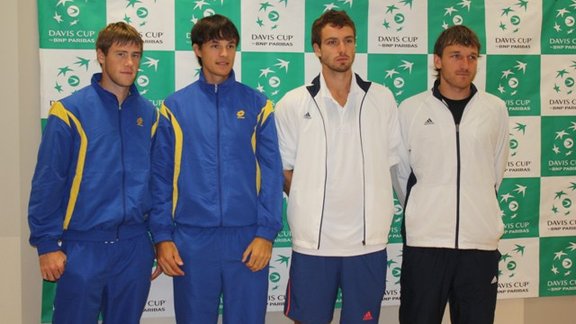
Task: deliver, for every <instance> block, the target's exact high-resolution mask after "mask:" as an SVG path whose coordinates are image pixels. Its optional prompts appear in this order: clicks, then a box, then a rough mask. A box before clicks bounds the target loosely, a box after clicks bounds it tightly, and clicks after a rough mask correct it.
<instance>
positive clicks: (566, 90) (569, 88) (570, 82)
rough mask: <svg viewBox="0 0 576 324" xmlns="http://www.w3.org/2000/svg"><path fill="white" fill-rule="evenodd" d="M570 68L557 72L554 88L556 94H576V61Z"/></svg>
mask: <svg viewBox="0 0 576 324" xmlns="http://www.w3.org/2000/svg"><path fill="white" fill-rule="evenodd" d="M570 68H571V69H570ZM570 68H563V69H561V70H558V71H556V79H555V81H554V88H553V89H554V91H555V92H556V93H558V94H566V95H569V94H572V92H574V83H575V82H574V81H575V80H574V78H575V77H576V72H575V73H573V72H574V71H576V61H572V65H570ZM570 70H572V71H570Z"/></svg>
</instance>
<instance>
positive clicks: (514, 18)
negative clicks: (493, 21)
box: [498, 0, 528, 33]
mask: <svg viewBox="0 0 576 324" xmlns="http://www.w3.org/2000/svg"><path fill="white" fill-rule="evenodd" d="M527 10H528V1H526V0H519V1H518V2H516V3H515V4H513V5H511V6H504V7H503V8H501V9H500V19H499V25H498V28H499V29H500V30H502V31H504V32H512V33H517V32H518V31H519V30H520V25H521V24H522V15H523V14H525V13H526V11H527Z"/></svg>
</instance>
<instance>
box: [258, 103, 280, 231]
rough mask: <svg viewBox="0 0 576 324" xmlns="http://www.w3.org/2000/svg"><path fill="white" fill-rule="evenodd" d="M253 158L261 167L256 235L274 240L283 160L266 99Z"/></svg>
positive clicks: (271, 112) (278, 224) (270, 104)
mask: <svg viewBox="0 0 576 324" xmlns="http://www.w3.org/2000/svg"><path fill="white" fill-rule="evenodd" d="M256 159H257V160H258V165H259V168H260V175H261V178H260V179H261V181H260V191H259V194H258V229H257V231H256V236H259V237H262V238H265V239H267V240H270V241H273V240H274V238H275V237H276V235H277V234H278V231H280V229H282V185H283V181H284V176H283V173H282V159H281V158H280V150H279V148H278V135H277V133H276V123H275V122H274V109H273V107H272V103H271V102H270V101H269V100H267V101H266V105H265V106H264V107H263V108H262V111H261V112H260V115H259V118H258V125H257V131H256Z"/></svg>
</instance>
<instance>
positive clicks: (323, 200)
mask: <svg viewBox="0 0 576 324" xmlns="http://www.w3.org/2000/svg"><path fill="white" fill-rule="evenodd" d="M312 100H314V104H315V105H316V109H318V113H319V114H320V119H321V120H322V127H323V129H324V145H325V147H326V149H325V151H324V191H323V196H322V214H321V215H320V228H319V229H318V245H317V246H316V249H317V250H319V249H320V241H321V239H322V225H323V223H324V206H325V205H326V185H327V183H326V182H327V181H328V134H327V133H326V122H325V121H324V116H323V115H322V111H321V110H320V107H319V106H318V103H317V102H316V99H315V98H312Z"/></svg>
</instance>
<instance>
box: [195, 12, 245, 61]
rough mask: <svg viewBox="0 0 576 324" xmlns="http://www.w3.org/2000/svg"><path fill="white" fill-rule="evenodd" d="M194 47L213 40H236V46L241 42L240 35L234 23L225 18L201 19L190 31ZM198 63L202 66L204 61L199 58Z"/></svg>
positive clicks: (209, 17)
mask: <svg viewBox="0 0 576 324" xmlns="http://www.w3.org/2000/svg"><path fill="white" fill-rule="evenodd" d="M190 39H191V40H192V46H194V44H197V45H198V46H199V47H202V44H204V43H205V42H209V41H212V40H234V41H235V42H236V44H238V43H239V42H240V34H239V33H238V29H236V26H235V25H234V23H233V22H232V21H231V20H230V19H228V18H227V17H225V16H222V15H219V14H215V15H212V16H208V17H204V18H202V19H200V20H199V21H198V22H197V23H196V24H195V25H194V27H192V30H191V31H190ZM197 59H198V63H200V66H202V59H201V58H199V57H197Z"/></svg>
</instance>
